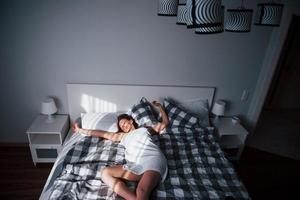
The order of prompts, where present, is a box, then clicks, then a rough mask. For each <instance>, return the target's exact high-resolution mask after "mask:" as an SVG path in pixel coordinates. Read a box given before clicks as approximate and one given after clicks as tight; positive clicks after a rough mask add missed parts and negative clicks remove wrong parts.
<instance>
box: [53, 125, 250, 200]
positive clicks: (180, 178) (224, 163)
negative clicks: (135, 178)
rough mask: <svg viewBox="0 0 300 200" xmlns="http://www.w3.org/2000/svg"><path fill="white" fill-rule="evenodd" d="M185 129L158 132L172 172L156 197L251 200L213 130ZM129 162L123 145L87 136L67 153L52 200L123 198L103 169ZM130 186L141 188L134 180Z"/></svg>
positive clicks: (154, 192)
mask: <svg viewBox="0 0 300 200" xmlns="http://www.w3.org/2000/svg"><path fill="white" fill-rule="evenodd" d="M180 131H181V130H179V129H178V128H173V127H172V128H169V129H167V132H166V133H165V134H162V135H154V136H153V140H154V142H155V143H156V144H157V145H159V146H160V148H161V150H162V152H163V153H164V155H165V156H166V158H167V160H168V175H167V178H166V180H165V181H164V182H163V183H160V184H159V185H158V186H157V187H156V188H155V190H154V191H153V192H152V195H151V199H161V200H162V199H225V198H226V197H233V198H234V199H250V197H249V195H248V193H247V190H246V189H245V187H244V185H243V184H242V182H241V181H240V180H239V179H238V177H237V175H236V173H235V171H234V169H233V167H232V165H231V164H230V163H229V161H228V160H227V159H226V158H225V156H224V153H223V152H222V150H221V149H220V146H219V144H218V143H217V142H216V141H215V139H214V136H213V134H212V131H211V130H209V129H201V128H199V129H198V128H196V129H194V128H187V127H185V131H188V132H189V133H190V134H178V133H180ZM204 131H205V134H204ZM124 162H125V161H124V147H123V146H121V145H118V144H114V143H112V142H110V141H107V140H101V139H98V138H92V137H85V139H84V140H83V141H80V142H78V143H77V144H76V145H75V146H74V148H73V149H72V150H70V152H69V153H68V155H67V156H66V158H65V161H64V166H65V167H64V170H63V171H62V173H61V175H60V176H59V177H58V178H57V179H56V180H55V182H54V185H53V187H52V188H53V190H52V193H51V197H50V199H72V200H73V199H86V200H96V199H97V200H98V199H119V198H120V197H119V196H117V195H116V194H115V193H114V192H113V191H112V190H111V189H109V188H108V187H107V186H106V185H105V184H104V183H103V182H102V181H101V173H100V171H101V169H102V168H103V167H104V166H107V165H114V164H122V163H124ZM127 184H129V186H130V187H131V188H135V187H136V184H134V183H133V182H127Z"/></svg>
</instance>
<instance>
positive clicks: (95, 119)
mask: <svg viewBox="0 0 300 200" xmlns="http://www.w3.org/2000/svg"><path fill="white" fill-rule="evenodd" d="M120 114H121V113H119V112H108V113H81V127H82V128H84V129H91V130H102V131H107V132H117V131H118V124H117V122H118V116H119V115H120Z"/></svg>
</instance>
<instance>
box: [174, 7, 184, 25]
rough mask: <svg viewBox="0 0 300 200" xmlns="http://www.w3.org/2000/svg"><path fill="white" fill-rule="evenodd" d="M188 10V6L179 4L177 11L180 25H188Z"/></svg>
mask: <svg viewBox="0 0 300 200" xmlns="http://www.w3.org/2000/svg"><path fill="white" fill-rule="evenodd" d="M186 16H187V8H186V4H178V9H177V22H176V24H178V25H186V21H187V19H186Z"/></svg>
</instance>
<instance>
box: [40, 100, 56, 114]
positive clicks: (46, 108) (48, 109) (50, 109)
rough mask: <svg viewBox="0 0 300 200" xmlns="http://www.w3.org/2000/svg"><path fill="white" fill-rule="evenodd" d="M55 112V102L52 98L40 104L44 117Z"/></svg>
mask: <svg viewBox="0 0 300 200" xmlns="http://www.w3.org/2000/svg"><path fill="white" fill-rule="evenodd" d="M56 112H57V108H56V105H55V102H54V100H53V99H52V98H48V99H46V100H45V101H43V102H42V108H41V113H42V114H44V115H52V114H54V113H56Z"/></svg>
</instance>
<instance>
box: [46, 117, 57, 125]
mask: <svg viewBox="0 0 300 200" xmlns="http://www.w3.org/2000/svg"><path fill="white" fill-rule="evenodd" d="M54 121H55V119H54V116H53V115H48V117H47V119H46V123H50V124H51V123H53V122H54Z"/></svg>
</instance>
